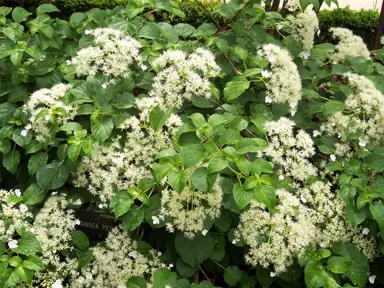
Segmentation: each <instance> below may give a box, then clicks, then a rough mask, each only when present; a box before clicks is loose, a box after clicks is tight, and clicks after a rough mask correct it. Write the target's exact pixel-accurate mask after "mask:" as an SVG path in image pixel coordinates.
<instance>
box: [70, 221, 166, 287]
mask: <svg viewBox="0 0 384 288" xmlns="http://www.w3.org/2000/svg"><path fill="white" fill-rule="evenodd" d="M136 249H137V244H136V242H135V241H134V240H132V239H131V238H130V236H129V234H128V233H127V232H124V231H123V230H122V228H121V227H119V228H117V227H115V228H113V229H112V230H111V231H110V232H109V235H108V238H107V239H106V241H105V245H99V246H97V247H95V248H92V249H91V250H92V254H93V259H92V261H91V263H90V264H89V265H88V266H87V267H85V268H82V269H81V271H80V272H79V273H75V274H74V275H72V281H71V282H72V283H71V287H73V288H90V287H92V288H116V287H125V283H126V282H127V279H129V278H130V277H134V276H142V277H145V276H148V277H149V278H150V277H151V276H152V274H153V272H154V271H155V270H156V269H157V268H159V267H161V266H162V265H161V263H160V261H159V259H158V257H157V253H156V252H155V251H154V250H153V251H151V252H150V254H151V255H150V257H146V256H144V255H143V254H141V253H139V252H137V251H136Z"/></svg>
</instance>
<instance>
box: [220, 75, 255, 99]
mask: <svg viewBox="0 0 384 288" xmlns="http://www.w3.org/2000/svg"><path fill="white" fill-rule="evenodd" d="M249 86H250V82H249V81H248V80H247V78H245V77H244V76H237V77H235V78H233V79H232V81H230V82H227V84H226V85H225V88H224V98H225V99H226V100H227V101H231V100H234V99H236V98H238V97H240V96H241V94H243V93H244V92H245V90H247V89H248V88H249Z"/></svg>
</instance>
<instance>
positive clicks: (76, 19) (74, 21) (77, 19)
mask: <svg viewBox="0 0 384 288" xmlns="http://www.w3.org/2000/svg"><path fill="white" fill-rule="evenodd" d="M86 19H87V15H86V14H85V13H83V12H75V13H73V14H72V15H71V17H70V18H69V24H70V25H71V26H72V27H76V26H79V25H80V24H81V23H82V22H84V21H85V20H86Z"/></svg>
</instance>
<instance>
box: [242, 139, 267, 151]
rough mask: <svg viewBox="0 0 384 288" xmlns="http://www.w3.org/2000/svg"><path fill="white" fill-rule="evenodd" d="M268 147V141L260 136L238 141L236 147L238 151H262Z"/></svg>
mask: <svg viewBox="0 0 384 288" xmlns="http://www.w3.org/2000/svg"><path fill="white" fill-rule="evenodd" d="M267 147H268V143H267V142H266V141H265V140H263V139H260V138H243V139H241V140H240V141H238V142H237V143H236V145H235V148H236V150H237V152H238V153H240V154H245V153H248V152H260V151H263V150H264V149H265V148H267Z"/></svg>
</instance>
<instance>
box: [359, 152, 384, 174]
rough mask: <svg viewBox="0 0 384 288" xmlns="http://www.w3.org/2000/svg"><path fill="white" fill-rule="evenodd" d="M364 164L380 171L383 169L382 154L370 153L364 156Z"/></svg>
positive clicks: (383, 159)
mask: <svg viewBox="0 0 384 288" xmlns="http://www.w3.org/2000/svg"><path fill="white" fill-rule="evenodd" d="M364 164H365V165H366V166H368V167H369V168H371V169H373V170H375V171H377V172H382V171H384V156H382V155H379V154H370V155H368V156H367V157H366V158H364Z"/></svg>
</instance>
